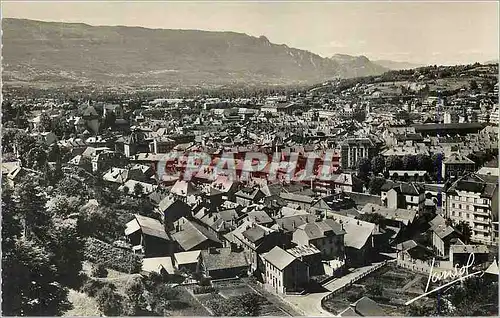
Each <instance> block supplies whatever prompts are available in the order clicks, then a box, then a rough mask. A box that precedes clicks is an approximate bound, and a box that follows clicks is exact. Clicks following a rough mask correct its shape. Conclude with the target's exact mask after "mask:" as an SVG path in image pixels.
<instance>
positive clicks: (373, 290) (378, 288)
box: [366, 283, 384, 296]
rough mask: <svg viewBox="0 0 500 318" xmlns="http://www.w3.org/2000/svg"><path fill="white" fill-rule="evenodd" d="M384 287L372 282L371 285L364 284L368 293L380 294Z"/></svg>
mask: <svg viewBox="0 0 500 318" xmlns="http://www.w3.org/2000/svg"><path fill="white" fill-rule="evenodd" d="M383 291H384V288H383V287H382V284H380V283H373V284H371V285H368V286H366V292H367V293H368V294H370V295H375V296H382V292H383Z"/></svg>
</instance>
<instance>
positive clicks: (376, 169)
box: [371, 156, 385, 174]
mask: <svg viewBox="0 0 500 318" xmlns="http://www.w3.org/2000/svg"><path fill="white" fill-rule="evenodd" d="M371 165H372V170H373V173H375V174H377V173H382V172H384V169H385V159H384V157H382V156H375V157H373V159H372V162H371Z"/></svg>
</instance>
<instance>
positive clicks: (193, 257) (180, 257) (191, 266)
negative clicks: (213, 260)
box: [172, 250, 201, 273]
mask: <svg viewBox="0 0 500 318" xmlns="http://www.w3.org/2000/svg"><path fill="white" fill-rule="evenodd" d="M200 255H201V251H200V250H194V251H189V252H177V253H174V255H173V256H172V261H173V264H174V267H175V269H177V270H179V271H181V272H185V273H195V272H196V271H197V269H198V259H199V257H200Z"/></svg>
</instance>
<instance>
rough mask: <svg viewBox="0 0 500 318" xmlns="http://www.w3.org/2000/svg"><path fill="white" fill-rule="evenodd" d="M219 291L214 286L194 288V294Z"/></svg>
mask: <svg viewBox="0 0 500 318" xmlns="http://www.w3.org/2000/svg"><path fill="white" fill-rule="evenodd" d="M216 292H218V290H217V288H215V287H213V286H198V287H195V288H194V289H193V294H211V293H216Z"/></svg>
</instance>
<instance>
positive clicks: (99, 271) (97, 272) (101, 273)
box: [92, 264, 108, 278]
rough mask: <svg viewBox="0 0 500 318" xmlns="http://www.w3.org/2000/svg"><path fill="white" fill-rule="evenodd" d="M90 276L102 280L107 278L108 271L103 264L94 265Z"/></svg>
mask: <svg viewBox="0 0 500 318" xmlns="http://www.w3.org/2000/svg"><path fill="white" fill-rule="evenodd" d="M92 276H94V277H99V278H104V277H107V276H108V270H107V269H106V267H105V266H104V265H103V264H94V265H93V266H92Z"/></svg>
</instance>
